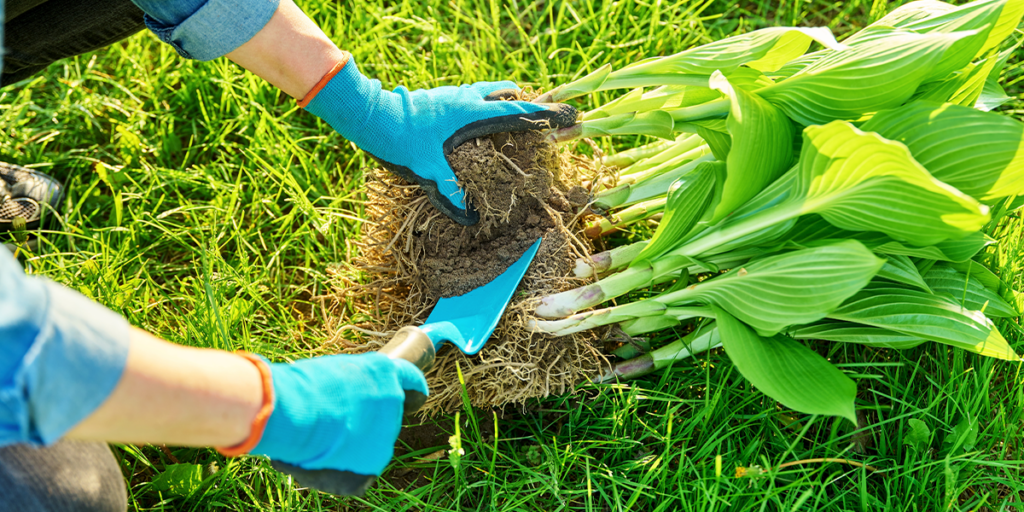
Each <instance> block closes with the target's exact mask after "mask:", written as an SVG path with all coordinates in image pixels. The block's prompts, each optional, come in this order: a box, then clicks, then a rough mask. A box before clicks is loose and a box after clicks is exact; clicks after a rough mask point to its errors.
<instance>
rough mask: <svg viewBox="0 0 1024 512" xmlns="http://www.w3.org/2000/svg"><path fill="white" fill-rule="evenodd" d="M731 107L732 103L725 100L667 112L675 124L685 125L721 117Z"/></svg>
mask: <svg viewBox="0 0 1024 512" xmlns="http://www.w3.org/2000/svg"><path fill="white" fill-rule="evenodd" d="M731 105H732V102H731V101H730V100H729V99H728V98H726V99H721V100H715V101H709V102H707V103H702V104H700V105H694V106H692V107H683V108H680V109H676V110H669V111H667V112H668V113H669V114H672V120H673V121H675V122H677V123H685V122H687V121H699V120H701V119H708V118H711V117H723V116H725V115H727V114H728V113H729V107H730V106H731Z"/></svg>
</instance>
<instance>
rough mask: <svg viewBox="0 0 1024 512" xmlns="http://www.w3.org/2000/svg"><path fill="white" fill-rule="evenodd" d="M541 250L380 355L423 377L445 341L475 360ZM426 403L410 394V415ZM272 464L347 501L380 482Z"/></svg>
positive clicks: (444, 304)
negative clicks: (412, 368)
mask: <svg viewBox="0 0 1024 512" xmlns="http://www.w3.org/2000/svg"><path fill="white" fill-rule="evenodd" d="M539 247H540V239H538V240H537V241H536V242H534V243H533V245H531V246H530V248H529V249H527V250H526V252H525V253H523V255H522V256H520V257H519V259H518V260H516V262H515V263H513V264H512V266H510V267H508V269H507V270H505V271H504V272H502V273H501V274H500V275H499V276H498V277H495V278H494V280H492V281H491V282H489V283H487V284H485V285H483V286H481V287H479V288H475V289H473V290H471V291H469V292H468V293H466V294H464V295H459V296H458V297H450V298H447V299H441V300H439V301H437V305H436V306H434V310H433V311H431V312H430V316H428V317H427V322H426V323H424V324H423V325H421V326H419V327H414V326H411V325H410V326H406V327H403V328H401V329H399V330H398V332H396V333H395V335H394V337H392V338H391V341H389V342H388V343H387V344H386V345H384V346H383V347H381V349H380V351H381V352H382V353H384V354H387V356H388V357H391V358H402V359H405V360H406V361H409V362H411V363H413V364H415V365H416V366H417V367H419V369H421V370H423V371H427V370H429V369H430V367H431V366H433V364H434V355H435V354H436V353H437V349H439V348H441V345H443V344H444V342H446V341H450V342H452V343H453V344H454V345H455V346H457V347H459V349H460V350H462V351H463V352H465V353H466V354H470V355H472V354H476V353H477V352H479V351H480V349H481V348H483V346H484V344H485V343H487V339H488V338H490V337H491V333H493V332H494V327H495V326H496V325H498V320H499V319H501V315H502V314H503V313H504V312H505V307H506V306H508V302H509V300H510V299H511V298H512V294H513V293H515V291H516V287H518V286H519V282H520V281H522V280H523V275H525V274H526V269H527V268H529V267H530V263H532V262H533V258H534V256H536V255H537V249H538V248H539ZM426 401H427V397H426V396H424V395H423V394H422V393H420V392H417V391H406V392H405V413H406V414H409V413H412V412H415V411H416V410H418V409H419V408H420V407H422V406H423V404H424V403H425V402H426ZM270 464H271V466H273V467H274V469H276V470H278V471H280V472H282V473H287V474H289V475H292V476H293V477H295V480H296V481H298V482H299V483H300V484H302V485H304V486H308V487H312V488H314V489H319V490H321V491H324V492H329V493H332V494H340V495H344V496H362V495H363V493H364V492H366V489H368V488H369V487H370V485H371V484H373V481H374V479H375V478H376V477H374V476H373V475H360V474H358V473H353V472H351V471H338V470H334V469H318V470H308V469H302V468H300V467H298V466H293V465H291V464H288V463H284V462H279V461H276V460H272V461H270Z"/></svg>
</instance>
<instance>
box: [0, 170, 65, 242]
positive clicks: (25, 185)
mask: <svg viewBox="0 0 1024 512" xmlns="http://www.w3.org/2000/svg"><path fill="white" fill-rule="evenodd" d="M63 196H64V186H63V185H61V184H60V182H59V181H57V180H55V179H53V178H52V177H50V176H49V175H47V174H45V173H42V172H39V171H34V170H32V169H27V168H25V167H20V166H17V165H11V164H7V163H3V162H0V236H2V235H3V234H4V233H7V232H10V231H15V230H19V231H20V229H18V227H19V226H16V225H15V223H16V222H17V223H18V224H20V222H21V220H24V222H25V227H24V228H22V229H24V230H25V231H28V232H30V233H29V234H31V232H32V231H36V230H38V229H40V228H44V227H46V225H47V224H49V222H50V221H53V220H55V219H56V217H57V216H56V215H55V214H56V212H57V211H59V210H58V208H59V207H60V201H61V198H62V197H63ZM3 238H8V237H7V236H3Z"/></svg>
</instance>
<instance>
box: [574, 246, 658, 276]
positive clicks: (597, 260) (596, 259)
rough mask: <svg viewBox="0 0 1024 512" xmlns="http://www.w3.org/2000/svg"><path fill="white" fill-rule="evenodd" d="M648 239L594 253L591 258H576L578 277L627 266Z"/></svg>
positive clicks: (576, 273) (642, 248)
mask: <svg viewBox="0 0 1024 512" xmlns="http://www.w3.org/2000/svg"><path fill="white" fill-rule="evenodd" d="M646 245H647V240H642V241H640V242H635V243H632V244H629V245H620V246H619V247H615V248H614V249H609V250H607V251H604V252H599V253H597V254H592V255H591V256H590V258H588V259H583V258H579V259H577V260H576V270H575V275H576V277H590V276H592V275H595V274H601V273H603V272H607V271H609V270H614V269H617V268H621V267H625V266H626V265H629V262H631V261H633V258H635V257H636V255H637V254H640V251H642V250H644V247H645V246H646Z"/></svg>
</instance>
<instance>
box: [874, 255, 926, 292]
mask: <svg viewBox="0 0 1024 512" xmlns="http://www.w3.org/2000/svg"><path fill="white" fill-rule="evenodd" d="M878 277H881V278H883V279H888V280H890V281H895V282H897V283H903V284H907V285H910V286H913V287H916V288H920V289H922V290H924V291H926V292H931V291H932V290H931V289H929V288H928V284H927V283H926V282H925V279H924V278H923V277H921V274H920V273H919V272H918V271H917V267H915V266H914V262H912V261H910V258H908V257H906V256H902V255H890V256H889V257H888V258H887V259H886V261H885V265H882V268H881V269H879V270H878Z"/></svg>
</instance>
